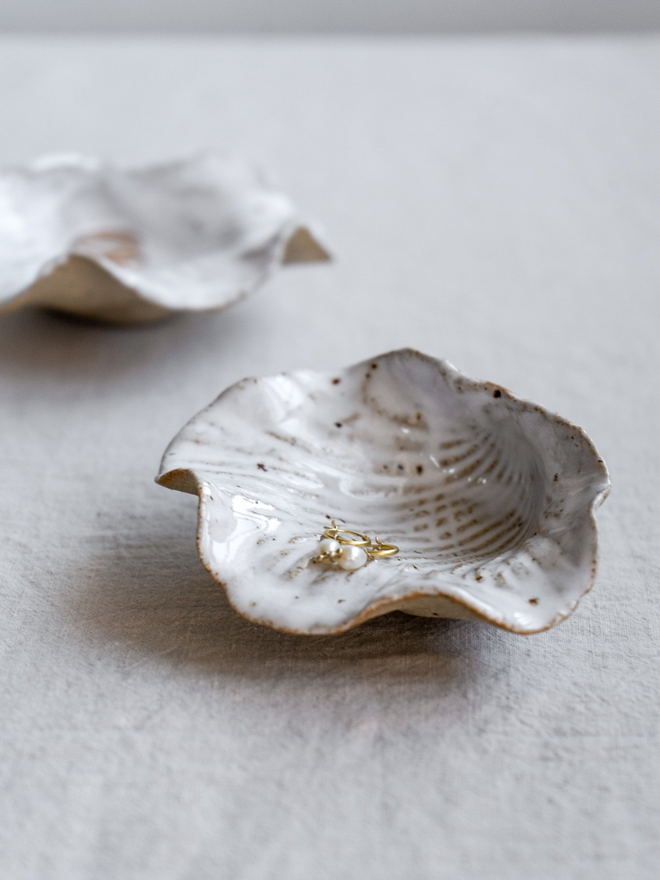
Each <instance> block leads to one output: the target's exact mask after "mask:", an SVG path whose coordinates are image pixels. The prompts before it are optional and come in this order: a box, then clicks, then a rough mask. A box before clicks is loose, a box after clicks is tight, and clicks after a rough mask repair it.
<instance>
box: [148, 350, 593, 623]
mask: <svg viewBox="0 0 660 880" xmlns="http://www.w3.org/2000/svg"><path fill="white" fill-rule="evenodd" d="M157 479H158V482H160V483H161V484H162V485H165V486H169V487H171V488H175V489H180V490H182V491H187V492H193V493H195V492H196V493H198V495H199V499H200V503H199V533H198V546H199V552H200V555H201V558H202V560H203V562H204V564H205V565H206V567H207V568H208V570H209V571H210V572H211V574H212V575H213V576H214V577H215V578H216V579H217V580H218V581H220V582H221V583H222V584H223V585H224V586H225V588H226V590H227V593H228V596H229V599H230V601H231V602H232V604H233V606H234V607H235V608H236V610H237V611H239V612H240V613H241V614H243V615H245V616H246V617H249V618H250V619H251V620H254V621H256V622H259V623H264V624H268V625H270V626H274V627H276V628H279V629H284V630H290V631H295V632H300V633H335V632H341V631H343V630H345V629H348V628H350V627H351V626H354V625H356V624H357V623H360V622H362V621H364V620H366V619H368V618H369V617H373V616H375V615H378V614H383V613H386V612H388V611H393V610H397V609H398V610H403V611H408V612H410V613H413V614H422V615H426V616H444V617H456V618H461V617H463V618H471V617H481V618H483V619H485V620H487V621H489V622H491V623H493V624H496V625H497V626H501V627H503V628H505V629H509V630H511V631H514V632H518V633H532V632H537V631H540V630H543V629H547V628H548V627H550V626H552V625H553V624H555V623H557V622H558V621H559V620H561V619H563V618H564V617H566V616H567V615H568V614H570V612H571V611H572V610H573V609H574V608H575V606H576V605H577V602H578V600H579V598H580V597H581V596H582V594H583V593H584V592H585V591H587V590H588V589H589V587H590V586H591V584H592V583H593V579H594V576H595V570H596V526H595V521H594V516H593V512H594V510H595V508H596V507H597V506H598V504H599V503H600V502H601V501H602V500H603V499H604V498H605V496H606V494H607V492H608V490H609V478H608V475H607V470H606V467H605V465H604V463H603V461H602V459H601V458H600V457H599V456H598V453H597V452H596V450H595V448H594V446H593V444H592V443H591V441H590V440H589V439H588V437H587V436H586V435H585V434H584V433H583V432H582V431H581V430H580V429H579V428H577V427H575V426H574V425H571V424H569V423H568V422H566V421H564V420H563V419H561V418H559V417H558V416H556V415H553V414H552V413H549V412H547V411H546V410H544V409H542V408H541V407H539V406H536V405H534V404H532V403H528V402H526V401H523V400H519V399H518V398H516V397H514V396H513V395H511V394H510V393H509V392H507V391H506V390H504V389H502V388H499V387H497V386H494V385H492V384H490V383H484V382H475V381H473V380H471V379H468V378H466V377H465V376H463V375H462V374H461V373H459V372H458V371H457V370H456V369H454V368H453V367H452V366H451V365H450V364H448V363H446V362H445V361H440V360H435V359H433V358H430V357H427V356H425V355H422V354H420V353H418V352H415V351H411V350H402V351H395V352H391V353H389V354H386V355H382V356H380V357H377V358H374V359H373V360H369V361H365V362H364V363H360V364H357V365H356V366H353V367H350V368H348V369H346V370H342V371H339V372H336V373H316V372H309V371H301V372H296V373H292V374H289V375H279V376H272V377H268V378H262V379H245V380H244V381H242V382H239V383H238V384H237V385H234V386H232V387H231V388H229V389H228V390H227V391H225V392H224V393H223V394H222V395H220V397H219V398H218V399H217V400H216V401H215V402H214V403H212V404H211V405H210V406H209V407H208V408H207V409H205V410H203V411H202V412H201V413H199V414H198V415H197V416H195V418H193V419H192V421H190V422H189V423H188V425H186V427H185V428H184V429H183V430H182V431H181V432H180V433H179V434H178V435H177V437H176V438H175V439H174V440H173V441H172V443H171V444H170V446H169V448H168V449H167V451H166V453H165V456H164V458H163V462H162V465H161V470H160V474H159V476H158V478H157ZM331 520H336V521H337V523H338V524H340V525H342V526H344V527H346V528H349V529H355V530H358V531H360V532H365V533H367V534H369V535H378V536H379V537H380V539H381V540H383V541H392V542H394V543H395V544H397V545H398V546H399V548H400V553H399V555H398V556H396V557H394V558H390V559H375V560H373V561H372V562H370V563H369V564H368V565H366V566H364V567H361V568H359V569H358V570H356V571H354V572H350V573H348V572H346V571H342V570H340V569H338V568H336V567H331V566H326V565H320V564H318V563H314V562H313V559H314V556H315V555H316V553H317V550H318V543H319V538H320V537H321V535H322V533H323V531H324V529H325V528H326V527H327V526H328V525H329V523H330V521H331Z"/></svg>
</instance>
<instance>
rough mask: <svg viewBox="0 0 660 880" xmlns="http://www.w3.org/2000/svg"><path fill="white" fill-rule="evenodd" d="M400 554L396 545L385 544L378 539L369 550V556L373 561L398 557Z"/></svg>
mask: <svg viewBox="0 0 660 880" xmlns="http://www.w3.org/2000/svg"><path fill="white" fill-rule="evenodd" d="M398 552H399V548H398V547H397V546H396V544H385V543H383V541H381V540H380V539H379V538H378V537H377V538H376V540H375V541H374V542H373V544H371V545H370V546H369V547H368V549H367V555H368V556H370V557H371V558H372V559H386V558H387V557H388V556H396V555H397V553H398Z"/></svg>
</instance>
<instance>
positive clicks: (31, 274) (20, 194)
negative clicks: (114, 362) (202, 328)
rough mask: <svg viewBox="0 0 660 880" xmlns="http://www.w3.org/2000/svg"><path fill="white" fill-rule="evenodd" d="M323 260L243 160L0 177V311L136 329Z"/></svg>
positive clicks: (84, 161)
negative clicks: (37, 312) (28, 309)
mask: <svg viewBox="0 0 660 880" xmlns="http://www.w3.org/2000/svg"><path fill="white" fill-rule="evenodd" d="M320 259H328V254H327V251H326V250H325V249H324V248H323V247H322V246H321V245H320V244H319V243H318V242H317V241H316V240H315V238H314V237H313V236H312V234H311V233H310V231H309V230H308V229H307V228H305V227H304V226H301V225H300V222H299V220H298V218H297V214H296V210H295V208H294V207H293V205H292V203H291V201H290V200H289V199H288V198H287V197H286V196H285V195H284V194H283V193H281V192H279V191H278V190H277V189H275V188H273V187H272V186H270V185H269V184H268V183H267V182H266V181H265V180H264V179H263V177H262V176H261V175H260V174H259V173H258V172H257V171H256V170H255V169H254V168H253V167H252V166H251V165H249V164H247V163H246V162H244V161H243V160H240V159H228V158H225V157H221V156H217V155H212V154H208V155H203V156H199V157H196V158H193V159H187V160H183V161H179V162H170V163H168V164H163V165H154V166H149V167H145V168H139V169H135V170H131V171H124V170H121V169H119V168H115V167H114V166H112V165H109V164H106V163H103V162H101V161H99V160H98V159H90V158H85V157H82V156H64V157H57V156H55V157H45V158H43V159H41V160H39V161H37V162H35V163H33V164H32V165H29V166H27V167H24V168H14V169H7V170H5V171H3V172H2V173H0V311H8V310H10V309H15V308H19V307H21V306H27V305H37V306H46V307H49V308H53V309H58V310H61V311H65V312H70V313H72V314H75V315H81V316H84V317H87V318H92V319H96V320H102V321H110V322H118V323H145V322H150V321H156V320H160V319H162V318H164V317H167V316H168V315H170V314H172V313H173V312H179V311H192V312H195V311H204V310H209V309H221V308H224V307H225V306H228V305H230V304H231V303H233V302H236V301H237V300H239V299H241V298H242V297H244V296H246V295H247V294H249V293H251V292H252V291H254V290H255V289H256V288H257V287H258V286H259V285H260V284H262V283H263V282H264V281H265V280H266V278H267V277H268V275H269V274H270V273H271V272H272V271H273V270H274V269H275V268H276V267H277V266H278V265H280V264H281V263H282V262H298V261H306V260H320Z"/></svg>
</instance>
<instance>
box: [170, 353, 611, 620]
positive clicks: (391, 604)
mask: <svg viewBox="0 0 660 880" xmlns="http://www.w3.org/2000/svg"><path fill="white" fill-rule="evenodd" d="M404 353H405V354H410V355H415V356H417V357H420V358H422V359H423V360H424V361H429V360H432V361H435V362H438V361H437V359H436V358H431V357H429V356H428V355H424V354H423V353H422V352H419V351H417V350H415V349H397V350H394V351H391V352H386V353H385V354H382V355H377V356H376V357H375V358H371V359H369V360H378V359H382V358H387V357H389V356H391V355H394V354H404ZM368 362H369V361H368V360H365V361H364V363H368ZM439 363H441V364H442V365H443V367H444V368H445V369H446V370H447V371H449V372H450V373H452V374H453V375H454V376H458V377H460V379H461V381H462V382H463V383H466V384H469V385H470V386H471V387H472V389H473V390H488V391H490V392H491V393H492V394H493V396H494V397H495V396H496V397H502V396H506V397H508V398H509V399H511V400H513V401H515V402H517V403H521V404H524V405H525V406H528V407H531V408H532V409H534V411H536V412H538V413H539V414H540V415H542V416H543V417H544V418H546V419H548V420H550V419H552V421H553V422H554V423H555V424H559V425H561V426H562V427H565V428H568V429H570V430H572V431H576V432H577V433H578V434H579V435H580V437H581V438H582V440H583V441H584V442H585V444H586V445H587V447H588V449H589V450H590V451H591V453H592V454H593V456H594V460H595V462H596V463H597V466H598V469H599V471H600V476H601V477H602V480H603V481H604V483H605V487H604V488H603V489H602V490H601V491H600V492H598V493H597V494H596V495H595V496H594V498H593V499H592V501H591V504H590V505H589V507H588V508H587V509H586V510H585V514H586V515H587V516H588V521H589V526H590V530H591V536H592V558H591V566H590V577H589V581H588V583H587V584H586V586H585V588H584V589H583V590H582V592H581V593H580V595H579V596H577V597H576V599H575V600H574V601H573V603H572V604H571V605H570V607H569V608H568V610H566V611H560V612H558V613H557V614H556V615H555V617H553V618H552V620H550V621H549V622H548V623H546V624H545V625H544V626H540V627H534V628H521V627H516V626H514V625H511V624H509V623H506V622H504V621H502V620H501V619H498V617H497V616H496V615H489V614H488V613H487V612H485V611H484V610H483V608H481V607H475V605H473V604H472V603H471V602H470V601H469V599H463V598H457V597H456V596H453V595H448V594H447V593H445V592H444V591H443V589H442V587H441V586H440V585H438V587H437V588H436V590H435V591H434V592H429V591H419V590H414V591H411V592H409V593H406V594H404V595H403V596H399V597H398V598H397V599H390V598H381V599H378V600H376V601H375V602H372V603H371V604H370V605H368V606H367V607H366V608H365V609H364V610H363V611H361V612H360V614H358V615H356V616H355V617H354V618H352V619H351V620H349V621H347V622H346V623H345V624H343V625H341V626H338V627H331V628H326V629H315V630H311V631H310V630H297V629H291V628H288V627H284V626H281V625H280V624H276V623H274V622H273V621H271V620H268V619H265V618H260V617H253V616H251V615H250V614H248V613H246V612H245V611H243V610H241V609H239V608H238V607H237V606H236V605H235V604H234V602H233V601H232V597H231V594H230V591H229V590H228V588H227V585H226V584H225V583H224V582H223V581H222V580H221V579H220V577H219V576H218V573H217V572H215V571H214V570H213V568H212V566H211V564H210V563H209V561H208V560H207V559H206V557H205V556H204V553H203V551H202V537H203V535H202V532H203V528H204V517H203V515H202V513H203V505H204V497H203V496H204V481H203V480H201V479H200V478H199V477H198V476H197V474H195V472H194V471H192V470H190V469H188V468H176V469H174V470H171V471H166V472H165V473H162V474H160V475H159V476H158V477H157V478H156V482H157V483H158V484H159V485H161V486H165V487H166V488H168V489H176V490H178V491H182V492H187V493H189V494H193V495H197V498H198V508H197V510H198V518H197V553H198V555H199V558H200V560H201V562H202V564H203V565H204V568H205V569H206V570H207V571H208V572H209V574H210V575H211V577H212V578H213V579H214V580H215V581H216V582H217V583H218V584H219V585H220V586H221V587H222V588H223V589H224V591H225V594H226V596H227V601H228V602H229V604H230V605H231V607H232V608H233V610H234V611H235V612H236V613H237V614H238V615H239V616H241V617H243V618H244V619H245V620H248V621H250V623H255V624H260V625H262V626H268V627H270V628H271V629H274V630H277V631H278V632H282V633H287V634H290V635H304V636H329V635H340V634H342V633H345V632H348V631H349V630H351V629H354V628H355V627H357V626H360V625H361V624H363V623H366V622H367V621H368V620H370V619H372V618H374V617H380V616H382V615H384V614H387V613H389V612H393V611H405V608H403V607H402V606H404V605H405V604H406V603H408V602H411V601H414V600H416V599H427V598H431V599H432V598H442V599H445V600H446V601H449V602H452V603H454V604H455V605H456V606H458V607H460V608H463V609H465V610H466V611H468V612H469V614H470V615H471V616H472V617H474V618H477V619H479V620H482V621H484V622H486V623H489V624H491V625H493V626H496V627H498V628H499V629H502V630H505V631H506V632H510V633H514V634H516V635H535V634H537V633H541V632H547V631H548V630H549V629H552V628H553V627H554V626H556V625H557V624H558V623H561V622H562V621H563V620H566V619H567V618H568V617H570V615H571V614H573V612H574V611H575V610H576V608H577V607H578V605H579V604H580V602H581V600H582V599H583V598H584V596H586V594H587V593H588V592H590V590H591V589H592V588H593V585H594V583H595V580H596V576H597V572H598V528H597V525H596V517H595V512H596V510H597V509H598V508H599V507H600V505H601V504H602V503H603V501H605V499H606V498H607V496H608V495H609V493H610V489H611V483H610V476H609V472H608V470H607V466H606V464H605V462H604V461H603V459H602V458H601V456H600V455H599V453H598V451H597V449H596V447H595V445H594V443H593V441H592V440H591V438H590V437H589V436H588V435H587V434H586V433H585V432H584V431H583V430H582V428H580V427H579V426H578V425H575V424H573V423H572V422H569V421H568V420H566V419H564V418H562V417H561V416H559V415H557V414H556V413H550V412H549V411H548V410H545V409H544V408H543V407H541V406H539V405H538V404H534V403H531V402H530V401H526V400H523V399H522V398H519V397H517V396H516V395H515V394H512V393H511V392H510V391H508V390H507V389H506V388H504V387H503V386H501V385H497V384H495V383H493V382H488V381H479V380H474V379H470V378H469V377H467V376H465V375H464V374H463V373H461V372H460V371H459V370H457V369H456V368H455V367H454V366H453V365H452V364H450V363H448V362H447V361H440V362H439ZM242 381H245V380H242ZM240 384H241V383H240V382H239V383H235V385H240ZM235 385H232V386H230V388H228V389H226V391H225V392H223V393H222V394H220V395H219V397H218V398H216V401H217V400H219V399H220V397H222V396H223V394H225V393H226V392H227V391H231V389H232V388H234V387H235ZM214 402H215V401H214ZM212 405H213V404H211V406H212ZM206 409H208V407H206ZM193 418H196V416H194V417H193ZM173 442H174V441H173ZM168 448H169V447H168ZM438 619H440V618H438ZM463 619H464V618H463Z"/></svg>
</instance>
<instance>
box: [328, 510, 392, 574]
mask: <svg viewBox="0 0 660 880" xmlns="http://www.w3.org/2000/svg"><path fill="white" fill-rule="evenodd" d="M347 536H350V537H347ZM323 540H328V541H333V542H335V543H334V547H333V548H332V547H328V548H325V547H323V545H322V543H321V544H320V545H319V547H320V548H322V549H321V550H320V552H319V554H318V555H317V556H316V557H314V560H315V561H316V562H324V563H326V564H327V565H335V564H337V565H339V566H340V567H342V568H347V569H349V570H351V571H352V570H355V569H356V568H361V567H362V566H363V565H365V564H366V563H368V562H372V561H373V560H374V559H387V558H388V557H390V556H396V555H397V553H398V552H399V548H398V547H397V546H396V544H386V543H385V542H384V541H381V540H380V538H379V537H378V535H376V538H375V540H373V541H372V540H371V538H370V537H369V535H364V534H363V533H362V532H356V531H355V530H354V529H342V528H340V527H339V526H338V525H337V523H336V522H335V521H334V520H332V525H330V526H328V527H327V528H326V529H325V531H324V532H323V535H322V536H321V542H323ZM342 547H356V548H359V549H360V550H362V551H364V552H363V553H362V556H361V558H360V554H359V553H358V556H357V558H356V556H355V551H353V555H347V553H348V551H347V550H342V549H341V548H342Z"/></svg>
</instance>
